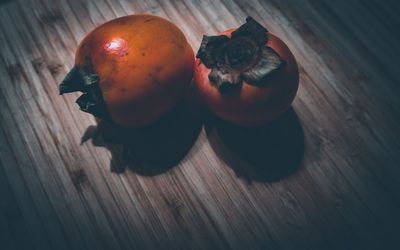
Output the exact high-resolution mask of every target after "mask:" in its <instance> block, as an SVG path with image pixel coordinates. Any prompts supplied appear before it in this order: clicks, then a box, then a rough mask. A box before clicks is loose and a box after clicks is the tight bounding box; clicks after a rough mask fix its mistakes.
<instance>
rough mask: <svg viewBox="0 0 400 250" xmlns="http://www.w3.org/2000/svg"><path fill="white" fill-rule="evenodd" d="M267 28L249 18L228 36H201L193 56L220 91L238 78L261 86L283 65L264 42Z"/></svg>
mask: <svg viewBox="0 0 400 250" xmlns="http://www.w3.org/2000/svg"><path fill="white" fill-rule="evenodd" d="M267 41H268V30H267V29H266V28H264V27H263V26H262V25H261V24H259V23H258V22H256V21H255V20H254V19H253V18H251V17H247V18H246V23H245V24H243V25H242V26H240V27H239V28H238V29H236V30H235V31H234V32H232V35H231V38H229V37H227V36H225V35H221V36H203V41H202V42H201V45H200V48H199V51H198V52H197V55H196V57H197V58H199V59H200V60H201V62H202V63H203V64H204V65H205V66H206V67H207V68H209V69H211V72H210V74H209V75H208V78H209V80H210V82H211V83H212V84H213V85H214V86H215V87H217V88H218V90H219V91H220V92H221V93H225V92H226V91H228V90H231V89H233V88H236V87H238V86H241V84H242V82H243V81H245V82H246V83H249V84H252V85H256V86H262V85H263V83H265V82H266V81H265V80H266V79H267V78H268V77H270V76H272V75H273V73H274V72H277V71H278V70H279V69H280V68H282V67H283V66H284V65H285V61H283V60H282V59H281V58H280V56H279V55H278V53H276V52H275V51H274V50H273V49H272V48H270V47H268V46H267Z"/></svg>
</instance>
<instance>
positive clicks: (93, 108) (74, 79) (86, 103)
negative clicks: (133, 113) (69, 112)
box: [59, 66, 110, 119]
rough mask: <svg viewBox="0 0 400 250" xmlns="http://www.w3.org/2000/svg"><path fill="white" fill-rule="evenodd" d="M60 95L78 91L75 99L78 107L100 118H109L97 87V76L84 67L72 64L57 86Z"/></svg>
mask: <svg viewBox="0 0 400 250" xmlns="http://www.w3.org/2000/svg"><path fill="white" fill-rule="evenodd" d="M59 90H60V95H62V94H65V93H71V92H76V91H80V92H83V94H82V95H81V96H80V97H79V98H78V99H77V100H76V103H77V104H78V105H79V107H80V109H81V110H82V111H84V112H87V113H90V114H92V115H94V116H96V117H99V118H102V119H109V117H110V116H109V113H108V110H107V107H106V104H105V102H104V99H103V95H102V93H101V90H100V87H99V76H98V75H97V74H94V73H92V72H91V70H90V69H88V68H85V67H78V66H74V67H73V68H72V69H71V71H70V72H69V73H68V74H67V75H66V77H65V78H64V80H63V81H62V82H61V84H60V86H59Z"/></svg>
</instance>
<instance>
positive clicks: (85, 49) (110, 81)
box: [59, 14, 195, 127]
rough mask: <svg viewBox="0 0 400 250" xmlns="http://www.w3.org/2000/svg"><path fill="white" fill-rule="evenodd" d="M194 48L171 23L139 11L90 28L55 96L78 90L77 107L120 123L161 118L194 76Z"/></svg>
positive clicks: (145, 122) (137, 123)
mask: <svg viewBox="0 0 400 250" xmlns="http://www.w3.org/2000/svg"><path fill="white" fill-rule="evenodd" d="M194 60H195V57H194V52H193V50H192V48H191V46H190V44H189V43H188V42H187V40H186V38H185V36H184V34H183V33H182V32H181V30H180V29H179V28H178V27H177V26H176V25H174V24H173V23H171V22H169V21H167V20H165V19H163V18H161V17H157V16H152V15H147V14H140V15H130V16H124V17H120V18H117V19H114V20H111V21H109V22H106V23H104V24H102V25H100V26H99V27H97V28H95V29H94V30H93V31H91V32H90V33H89V34H88V35H87V36H86V37H85V38H84V39H83V40H82V42H81V43H80V44H79V46H78V48H77V51H76V54H75V65H74V67H73V68H72V69H71V71H70V72H69V73H68V74H67V75H66V77H65V79H64V80H63V81H62V83H61V84H60V86H59V90H60V94H61V95H62V94H65V93H71V92H76V91H79V92H82V95H81V96H80V97H79V98H78V99H77V100H76V103H77V104H78V105H79V107H80V109H81V110H82V111H84V112H88V113H91V114H93V115H94V116H96V117H98V118H102V119H105V120H110V121H112V122H114V123H115V124H117V125H120V126H123V127H142V126H146V125H148V124H150V123H152V122H155V121H157V120H158V119H160V118H161V117H163V116H165V115H166V114H167V113H168V112H169V111H171V109H172V108H174V106H175V105H176V104H177V103H178V102H179V101H180V100H181V99H182V97H183V95H184V94H185V91H186V89H187V88H188V86H189V84H190V82H191V80H192V78H193V67H194Z"/></svg>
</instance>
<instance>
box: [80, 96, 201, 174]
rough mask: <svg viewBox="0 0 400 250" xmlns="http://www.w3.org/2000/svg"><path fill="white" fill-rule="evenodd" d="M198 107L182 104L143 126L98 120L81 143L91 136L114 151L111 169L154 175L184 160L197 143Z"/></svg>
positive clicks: (199, 123) (118, 171)
mask: <svg viewBox="0 0 400 250" xmlns="http://www.w3.org/2000/svg"><path fill="white" fill-rule="evenodd" d="M194 109H195V108H194V107H192V106H191V105H187V104H185V103H181V104H179V105H178V106H177V107H176V108H175V109H174V110H173V111H172V112H170V113H169V114H168V115H167V116H165V117H164V118H162V119H161V120H159V121H158V122H155V123H153V124H150V125H149V126H146V127H142V128H133V129H132V128H123V127H120V126H118V125H116V124H113V123H110V122H107V121H104V120H98V124H97V126H90V127H88V128H87V129H86V132H85V133H84V135H83V136H82V143H84V142H86V141H87V140H89V139H91V141H92V143H93V145H95V146H99V147H105V148H107V149H108V150H110V151H111V154H112V158H111V171H113V172H116V173H121V172H124V171H125V169H126V168H129V169H131V170H133V171H134V172H136V173H138V174H140V175H145V176H154V175H158V174H161V173H164V172H166V171H168V170H169V169H171V168H173V167H174V166H175V165H177V164H178V163H179V161H180V160H182V159H183V158H184V157H185V155H186V154H187V153H188V152H189V150H190V148H191V147H192V145H193V144H194V143H195V141H196V139H197V136H198V134H199V133H200V130H201V127H202V124H203V123H202V119H201V117H200V115H199V114H198V112H196V111H195V110H194Z"/></svg>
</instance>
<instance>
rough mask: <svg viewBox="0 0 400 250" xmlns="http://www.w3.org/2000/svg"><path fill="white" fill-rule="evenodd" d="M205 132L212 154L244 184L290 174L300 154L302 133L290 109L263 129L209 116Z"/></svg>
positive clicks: (277, 178) (302, 150)
mask: <svg viewBox="0 0 400 250" xmlns="http://www.w3.org/2000/svg"><path fill="white" fill-rule="evenodd" d="M206 132H207V136H208V138H209V141H210V144H211V146H212V148H213V149H214V151H215V152H216V154H217V155H218V156H219V157H220V158H221V159H222V160H223V161H225V162H226V163H227V165H229V166H230V167H231V168H232V169H233V170H234V171H235V173H236V174H237V175H238V176H240V177H243V178H245V179H247V180H248V181H252V180H255V181H269V182H273V181H278V180H281V179H282V178H285V177H287V176H289V175H290V174H292V173H294V172H295V171H296V170H297V169H298V168H299V166H300V164H301V161H302V158H303V153H304V134H303V129H302V127H301V125H300V122H299V119H298V117H297V115H296V113H295V112H294V110H293V109H292V108H291V109H289V110H288V111H287V112H286V113H285V114H283V115H282V116H281V118H279V120H277V121H275V122H273V123H270V124H268V125H266V126H263V127H257V128H243V127H239V126H235V125H232V124H229V123H227V122H224V121H222V120H220V119H218V118H216V117H215V116H212V115H210V117H209V118H208V119H207V121H206Z"/></svg>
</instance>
